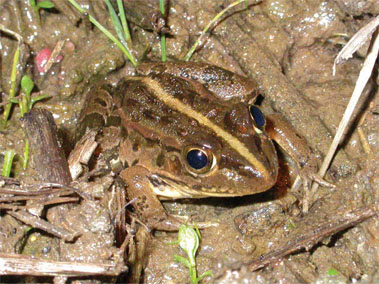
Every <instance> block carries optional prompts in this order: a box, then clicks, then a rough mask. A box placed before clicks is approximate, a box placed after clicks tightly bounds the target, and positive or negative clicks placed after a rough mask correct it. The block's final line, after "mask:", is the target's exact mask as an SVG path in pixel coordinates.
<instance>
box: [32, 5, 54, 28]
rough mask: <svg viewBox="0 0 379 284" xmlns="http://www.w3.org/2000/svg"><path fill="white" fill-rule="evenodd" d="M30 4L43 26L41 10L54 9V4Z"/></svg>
mask: <svg viewBox="0 0 379 284" xmlns="http://www.w3.org/2000/svg"><path fill="white" fill-rule="evenodd" d="M29 3H30V5H31V6H32V8H33V10H34V13H35V14H36V17H37V22H38V24H39V25H40V26H41V16H40V15H39V10H40V9H51V8H54V3H52V2H50V1H41V2H38V3H36V0H29Z"/></svg>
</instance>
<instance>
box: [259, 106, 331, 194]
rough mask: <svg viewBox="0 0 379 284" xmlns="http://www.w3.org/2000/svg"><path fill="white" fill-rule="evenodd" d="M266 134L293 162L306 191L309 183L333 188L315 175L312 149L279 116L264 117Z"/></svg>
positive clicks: (316, 168)
mask: <svg viewBox="0 0 379 284" xmlns="http://www.w3.org/2000/svg"><path fill="white" fill-rule="evenodd" d="M266 133H267V134H268V136H269V137H270V138H271V139H272V140H274V141H275V142H277V143H278V144H279V146H280V147H282V148H283V150H284V151H285V152H286V153H288V155H290V157H291V158H292V159H293V160H294V162H295V163H296V166H297V170H298V174H299V176H300V177H301V179H302V182H303V186H304V188H305V189H306V190H309V186H310V182H311V181H315V182H317V183H319V184H321V185H323V186H327V187H334V185H332V184H330V183H328V182H326V181H324V180H323V179H322V178H321V177H320V176H319V175H318V174H317V170H318V167H317V160H316V157H315V156H314V154H313V152H312V149H311V148H310V147H309V145H308V143H307V141H306V140H305V139H304V138H303V137H302V136H300V135H299V134H298V133H297V132H296V130H295V129H294V128H293V126H292V125H291V124H290V123H289V122H288V121H287V120H286V119H285V118H284V117H283V116H282V115H281V114H279V113H275V114H271V115H268V116H267V117H266Z"/></svg>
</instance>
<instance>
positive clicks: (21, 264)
mask: <svg viewBox="0 0 379 284" xmlns="http://www.w3.org/2000/svg"><path fill="white" fill-rule="evenodd" d="M126 271H128V268H127V267H126V266H125V265H123V264H121V263H119V262H116V263H106V264H104V263H82V262H68V261H67V262H63V261H53V260H47V259H42V258H37V257H34V256H25V255H20V254H7V253H0V275H36V276H42V275H46V276H52V275H60V276H84V275H113V276H117V275H119V274H120V273H122V272H126Z"/></svg>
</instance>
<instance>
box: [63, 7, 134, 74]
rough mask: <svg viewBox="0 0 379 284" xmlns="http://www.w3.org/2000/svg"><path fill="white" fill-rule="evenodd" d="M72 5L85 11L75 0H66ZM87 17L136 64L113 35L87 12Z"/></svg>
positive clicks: (82, 11)
mask: <svg viewBox="0 0 379 284" xmlns="http://www.w3.org/2000/svg"><path fill="white" fill-rule="evenodd" d="M67 1H68V2H70V4H71V5H72V6H74V7H75V9H77V10H78V11H79V12H80V13H85V12H86V11H85V10H84V9H83V8H82V7H80V5H79V4H78V3H77V2H76V1H75V0H67ZM88 18H89V20H90V22H91V23H92V24H94V25H95V26H96V27H97V28H98V29H99V30H100V31H101V32H103V34H104V35H105V36H106V37H107V38H109V39H110V40H111V41H113V42H114V43H115V44H116V45H117V46H118V48H119V49H121V51H122V52H123V53H124V54H125V55H126V57H127V58H128V59H129V61H130V62H131V63H132V64H133V66H134V67H136V66H137V62H136V60H135V58H134V56H133V55H132V54H131V53H130V52H129V50H127V49H126V47H125V46H124V45H123V44H122V43H121V42H120V41H119V40H118V39H117V38H116V37H115V36H114V35H112V34H111V33H110V32H109V31H108V30H107V29H106V28H105V27H104V26H103V25H101V24H100V23H99V22H98V21H97V20H96V19H95V18H94V17H92V16H91V15H89V14H88Z"/></svg>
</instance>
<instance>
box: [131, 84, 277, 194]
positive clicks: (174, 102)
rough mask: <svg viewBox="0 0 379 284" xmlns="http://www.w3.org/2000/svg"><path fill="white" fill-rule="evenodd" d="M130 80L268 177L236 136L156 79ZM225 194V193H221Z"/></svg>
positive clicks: (264, 168)
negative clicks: (211, 131) (197, 110)
mask: <svg viewBox="0 0 379 284" xmlns="http://www.w3.org/2000/svg"><path fill="white" fill-rule="evenodd" d="M130 79H131V80H140V81H142V82H144V83H145V84H146V86H147V87H148V88H150V89H151V90H152V91H153V93H154V94H156V95H157V97H158V99H160V100H162V101H163V102H164V103H165V104H166V105H168V106H170V107H171V108H173V109H176V110H178V111H179V112H181V113H184V114H185V115H187V116H189V117H191V118H194V119H196V120H197V121H198V122H199V123H200V124H202V125H205V126H206V127H208V128H210V129H212V130H213V131H214V132H215V133H216V135H218V136H219V137H221V138H222V139H223V140H224V141H225V142H226V143H228V144H229V145H230V147H231V148H232V149H235V150H236V151H237V152H238V153H240V155H241V156H242V157H244V158H245V159H246V160H248V161H249V163H251V164H252V165H254V166H255V167H256V169H257V171H258V172H259V173H261V174H262V176H263V177H264V178H268V177H269V176H270V175H269V172H268V170H267V169H266V167H265V166H264V165H263V164H262V163H261V162H260V161H259V160H258V159H257V158H256V157H255V156H254V155H253V154H251V152H250V151H249V149H248V148H247V147H246V146H245V145H244V144H243V143H242V142H241V141H239V140H238V139H237V138H236V137H234V136H233V135H231V134H230V133H228V132H227V131H225V130H224V129H222V128H221V127H219V126H218V125H216V124H215V123H213V122H212V121H211V120H210V119H208V118H207V117H205V116H204V115H202V114H201V113H198V112H196V111H195V110H193V109H192V108H191V107H189V106H188V105H186V104H184V103H183V102H181V101H180V100H178V99H176V98H174V97H172V96H170V95H169V94H167V92H165V90H164V89H163V88H162V86H161V85H160V84H159V82H157V81H156V80H154V79H152V78H150V77H131V78H130ZM222 196H225V195H222Z"/></svg>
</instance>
